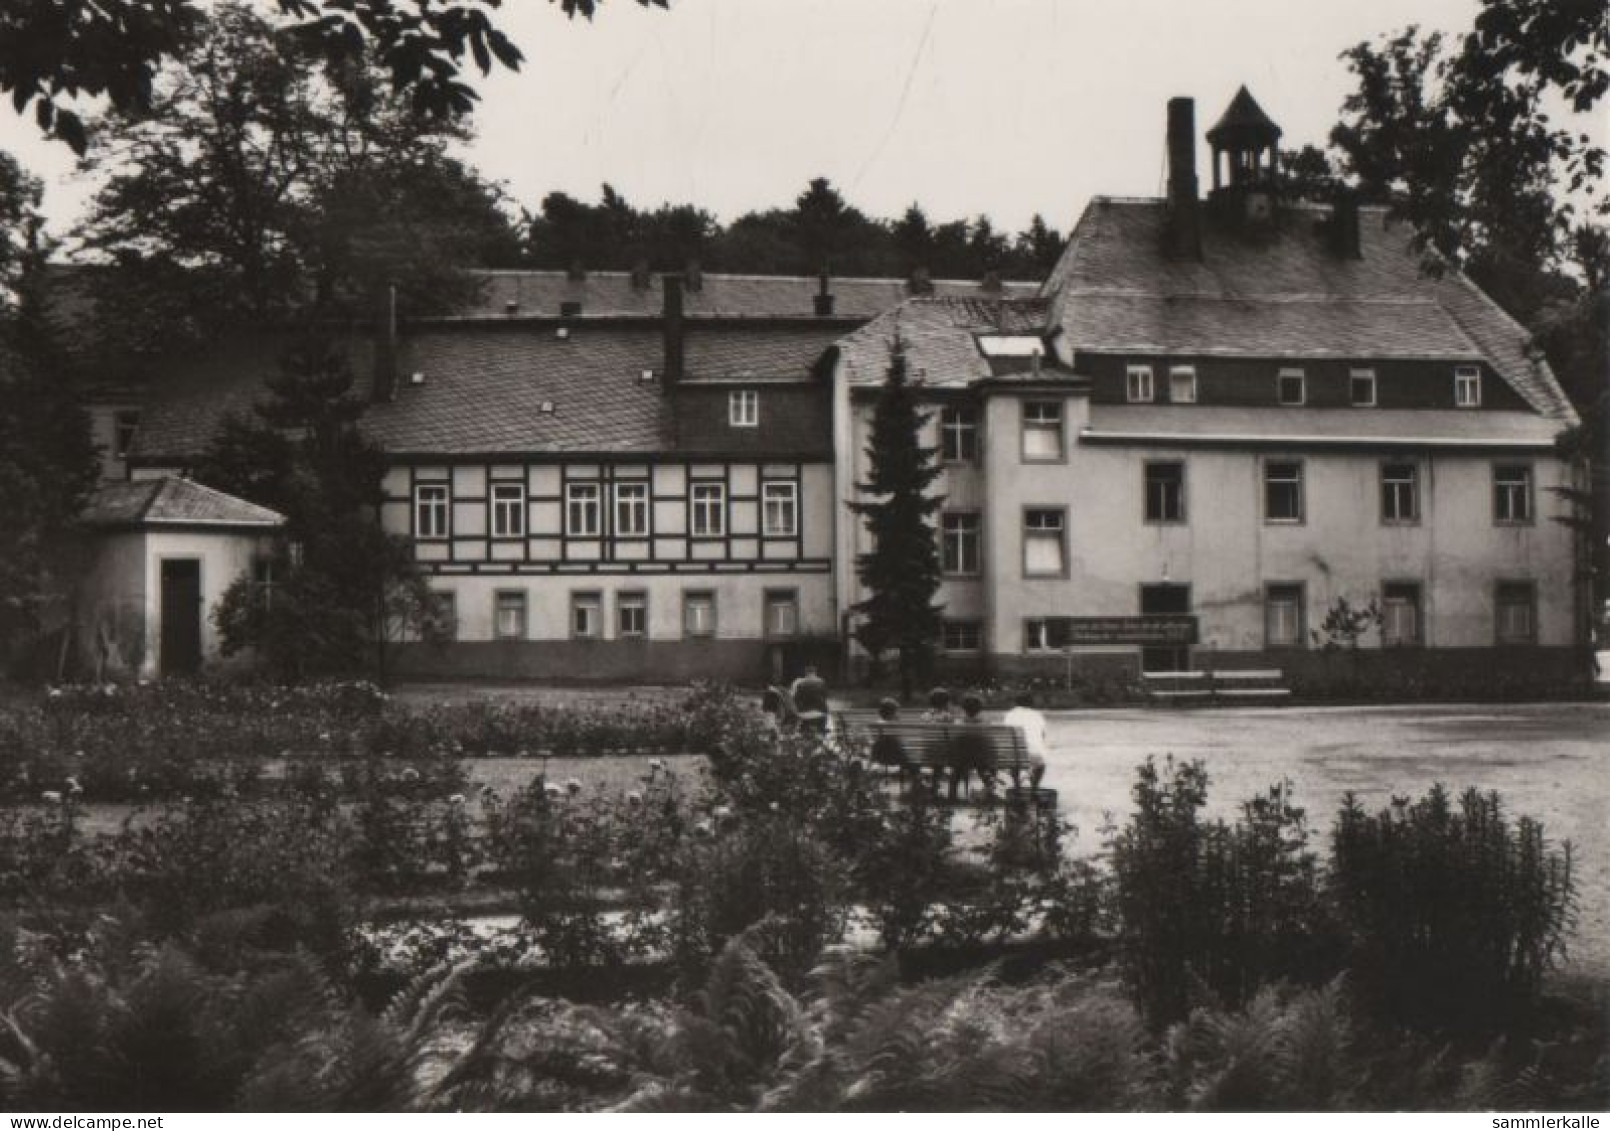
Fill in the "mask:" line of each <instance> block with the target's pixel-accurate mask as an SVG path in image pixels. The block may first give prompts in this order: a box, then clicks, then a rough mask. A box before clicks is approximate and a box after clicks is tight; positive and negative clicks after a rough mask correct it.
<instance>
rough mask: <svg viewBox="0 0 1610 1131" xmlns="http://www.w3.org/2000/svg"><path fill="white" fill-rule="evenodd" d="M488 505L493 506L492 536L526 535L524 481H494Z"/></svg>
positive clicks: (513, 536)
mask: <svg viewBox="0 0 1610 1131" xmlns="http://www.w3.org/2000/svg"><path fill="white" fill-rule="evenodd" d="M488 505H489V506H490V507H491V508H492V537H494V538H522V537H524V536H525V484H524V483H493V484H492V494H491V498H490V501H489V503H488Z"/></svg>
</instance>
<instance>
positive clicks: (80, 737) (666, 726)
mask: <svg viewBox="0 0 1610 1131" xmlns="http://www.w3.org/2000/svg"><path fill="white" fill-rule="evenodd" d="M740 714H741V712H740V709H739V707H738V704H737V700H736V698H735V697H734V695H733V694H732V692H731V691H730V690H728V689H725V688H721V687H715V686H706V685H696V686H695V687H694V688H693V689H692V690H691V691H690V692H689V693H688V695H687V696H686V697H685V698H684V699H683V701H681V702H669V701H653V702H648V701H644V702H638V701H627V702H623V703H617V704H612V705H608V706H600V705H592V704H585V705H579V706H538V705H536V704H532V703H505V702H496V701H476V702H470V703H455V704H430V705H424V706H413V705H405V704H402V703H398V702H396V701H395V700H392V699H391V698H389V697H388V696H387V695H385V694H384V693H383V692H381V691H380V690H379V689H378V688H376V687H375V686H374V685H372V684H367V683H336V684H321V685H314V686H310V687H297V688H283V687H273V686H264V685H252V684H207V683H193V684H187V683H178V682H164V683H162V684H152V685H137V686H132V687H128V686H118V685H115V684H107V685H105V686H94V687H72V688H53V689H51V690H50V691H48V692H47V693H46V694H45V695H44V696H42V697H41V698H40V699H39V700H38V701H36V702H29V703H22V704H15V705H11V706H6V707H0V799H3V800H11V801H26V800H37V799H39V798H40V797H41V796H42V795H44V794H47V793H48V794H69V793H70V794H75V795H77V796H79V797H80V799H82V800H86V801H89V800H93V801H142V802H143V801H151V800H158V799H162V798H169V797H179V796H184V795H198V794H206V795H212V794H216V793H219V792H221V791H223V790H234V791H236V792H250V791H253V790H256V789H259V788H261V787H263V786H264V785H266V784H278V783H282V782H290V783H292V784H296V783H297V782H299V781H300V782H304V783H305V782H306V780H307V779H309V778H313V777H320V776H329V777H332V778H333V780H335V781H336V782H337V783H338V784H340V785H342V786H344V787H345V788H346V791H347V792H348V793H349V794H350V793H353V792H355V791H356V790H357V789H358V786H359V784H360V783H361V782H364V781H369V782H381V783H387V782H389V783H392V784H396V785H398V786H399V787H400V786H403V785H407V784H411V783H418V782H425V783H434V786H435V788H436V790H437V792H451V791H452V790H455V789H458V788H461V787H462V785H463V776H462V773H461V771H460V770H459V769H458V767H457V761H458V759H460V758H465V757H499V756H533V755H553V756H560V757H590V756H600V757H601V756H607V755H619V754H650V755H665V754H672V753H681V752H686V751H701V750H708V749H710V748H711V747H712V746H713V745H714V744H715V743H717V742H718V741H720V736H721V734H722V733H723V731H724V730H725V728H727V727H729V726H730V725H732V722H733V720H734V719H736V718H737V717H739V715H740ZM377 760H378V761H380V762H382V763H383V767H382V768H379V769H376V768H375V767H373V766H371V765H370V763H372V762H375V761H377Z"/></svg>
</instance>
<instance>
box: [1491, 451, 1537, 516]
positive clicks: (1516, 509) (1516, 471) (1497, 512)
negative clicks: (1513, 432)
mask: <svg viewBox="0 0 1610 1131" xmlns="http://www.w3.org/2000/svg"><path fill="white" fill-rule="evenodd" d="M1493 521H1494V522H1499V523H1507V524H1520V523H1527V522H1531V521H1532V467H1531V465H1530V464H1525V463H1501V464H1498V465H1497V466H1495V467H1494V468H1493Z"/></svg>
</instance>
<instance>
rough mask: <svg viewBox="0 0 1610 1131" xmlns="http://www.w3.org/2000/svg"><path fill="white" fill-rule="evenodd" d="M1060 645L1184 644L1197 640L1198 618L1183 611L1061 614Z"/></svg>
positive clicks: (1156, 645) (1086, 646)
mask: <svg viewBox="0 0 1610 1131" xmlns="http://www.w3.org/2000/svg"><path fill="white" fill-rule="evenodd" d="M1058 625H1059V627H1060V629H1061V632H1060V633H1059V634H1058V635H1059V636H1060V637H1061V639H1060V641H1059V644H1060V646H1061V647H1064V648H1089V647H1095V646H1098V645H1113V644H1133V645H1141V646H1145V647H1161V646H1165V645H1168V646H1176V647H1178V646H1184V645H1189V644H1195V643H1196V642H1197V620H1196V618H1195V617H1194V616H1187V615H1184V614H1168V615H1153V616H1140V617H1062V618H1059V621H1058Z"/></svg>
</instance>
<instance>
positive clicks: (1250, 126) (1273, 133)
mask: <svg viewBox="0 0 1610 1131" xmlns="http://www.w3.org/2000/svg"><path fill="white" fill-rule="evenodd" d="M1280 134H1281V129H1280V127H1279V126H1277V125H1276V124H1275V123H1274V120H1273V119H1272V118H1270V117H1269V115H1268V114H1266V113H1264V111H1263V107H1262V106H1259V105H1258V100H1257V99H1255V98H1253V97H1252V92H1251V91H1249V90H1248V89H1247V88H1246V87H1244V86H1243V87H1242V88H1241V89H1240V90H1238V91H1236V92H1235V97H1234V98H1232V99H1231V100H1230V105H1229V107H1228V108H1226V110H1225V111H1224V114H1223V115H1222V116H1220V118H1219V120H1218V122H1217V123H1216V124H1215V125H1214V127H1213V128H1212V129H1210V130H1209V131H1208V133H1207V137H1208V144H1209V145H1211V146H1212V147H1213V196H1212V199H1213V201H1214V202H1215V203H1217V204H1218V205H1219V206H1220V207H1221V208H1224V209H1225V210H1226V211H1227V212H1229V213H1231V214H1232V215H1234V216H1237V217H1239V218H1243V219H1260V218H1265V217H1267V216H1269V215H1270V214H1271V213H1272V212H1273V210H1274V202H1275V196H1276V193H1277V191H1278V189H1279V182H1280Z"/></svg>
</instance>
